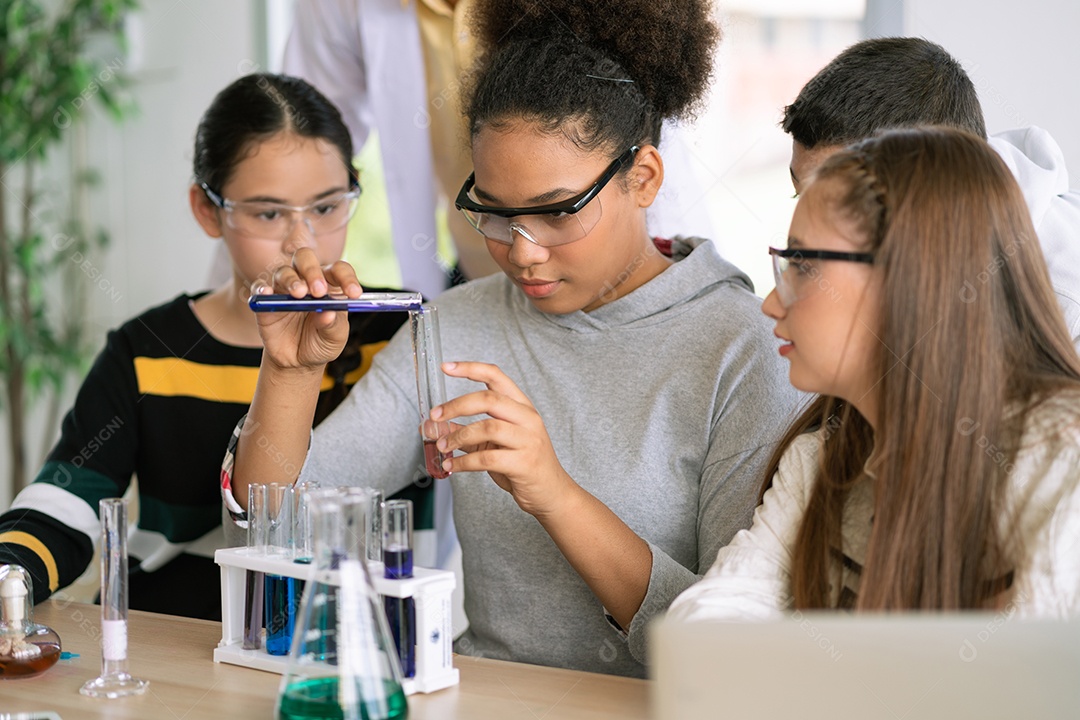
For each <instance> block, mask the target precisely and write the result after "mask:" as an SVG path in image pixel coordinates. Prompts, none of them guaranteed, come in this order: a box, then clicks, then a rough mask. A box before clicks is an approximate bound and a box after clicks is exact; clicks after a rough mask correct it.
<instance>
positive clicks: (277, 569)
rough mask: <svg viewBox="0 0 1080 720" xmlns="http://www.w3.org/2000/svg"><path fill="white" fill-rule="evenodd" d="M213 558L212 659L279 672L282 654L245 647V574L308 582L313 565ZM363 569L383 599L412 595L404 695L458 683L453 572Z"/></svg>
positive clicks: (242, 551)
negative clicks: (409, 672)
mask: <svg viewBox="0 0 1080 720" xmlns="http://www.w3.org/2000/svg"><path fill="white" fill-rule="evenodd" d="M214 562H216V563H217V564H218V565H220V566H221V642H219V643H218V646H217V648H215V649H214V662H219V663H229V664H232V665H242V666H244V667H249V668H254V669H256V670H265V671H266V672H272V673H278V674H279V675H283V674H284V673H285V672H286V671H287V667H288V663H289V658H288V656H287V655H271V654H269V653H268V652H266V650H265V649H261V648H260V649H259V650H245V649H244V645H243V640H244V590H245V582H244V580H245V573H246V571H248V570H255V571H257V572H263V573H267V574H270V575H281V576H284V577H293V578H299V579H301V580H305V581H310V580H311V579H312V578H314V576H315V567H314V566H313V565H305V564H301V563H295V562H292V561H291V560H287V559H285V558H281V557H268V556H265V555H257V554H255V551H253V550H250V549H248V548H246V547H239V548H226V549H223V550H218V551H217V552H215V553H214ZM368 569H369V570H370V572H371V580H372V583H373V584H374V586H375V592H377V593H379V594H380V595H384V596H388V597H399V598H407V597H411V598H412V599H413V601H414V602H415V604H416V676H415V677H411V678H405V679H404V681H403V682H402V688H403V689H404V691H405V694H406V695H412V694H414V693H429V692H434V691H436V690H442V689H443V688H447V687H450V686H451V685H457V684H458V671H457V669H456V668H455V667H454V663H453V644H454V633H453V627H452V622H451V605H450V596H451V594H452V593H453V591H454V586H455V585H456V580H455V579H454V573H452V572H450V571H448V570H431V569H428V568H421V567H416V568H413V577H411V578H405V579H402V580H389V579H387V578H384V577H383V564H382V563H380V562H371V561H369V562H368Z"/></svg>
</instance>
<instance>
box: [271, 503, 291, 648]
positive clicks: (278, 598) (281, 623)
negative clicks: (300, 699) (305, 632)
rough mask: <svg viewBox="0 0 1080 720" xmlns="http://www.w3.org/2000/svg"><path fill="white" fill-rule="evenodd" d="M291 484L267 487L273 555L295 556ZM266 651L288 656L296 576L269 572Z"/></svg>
mask: <svg viewBox="0 0 1080 720" xmlns="http://www.w3.org/2000/svg"><path fill="white" fill-rule="evenodd" d="M293 503H294V501H293V488H292V485H278V484H276V483H274V484H271V485H267V486H266V517H267V532H266V537H267V552H268V554H269V555H271V556H276V557H280V558H287V559H292V547H293V537H292V531H293V522H292V508H293ZM264 583H265V585H264V589H265V593H266V604H265V607H264V612H265V613H266V652H267V653H269V654H271V655H287V654H288V653H289V646H290V645H292V635H293V627H294V626H295V625H296V579H295V578H291V577H286V576H284V575H272V574H270V573H267V575H266V579H265V580H264Z"/></svg>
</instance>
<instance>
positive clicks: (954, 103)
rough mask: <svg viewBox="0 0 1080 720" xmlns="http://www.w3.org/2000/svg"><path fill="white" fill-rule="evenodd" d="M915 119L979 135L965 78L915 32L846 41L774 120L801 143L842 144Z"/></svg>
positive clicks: (980, 124)
mask: <svg viewBox="0 0 1080 720" xmlns="http://www.w3.org/2000/svg"><path fill="white" fill-rule="evenodd" d="M918 125H945V126H948V127H955V128H960V129H961V130H967V131H968V132H970V133H973V134H975V135H978V136H979V137H982V138H985V137H986V124H985V122H984V120H983V113H982V106H981V105H980V104H979V95H978V93H977V92H976V90H975V86H974V84H972V82H971V78H969V77H968V75H967V73H966V72H964V68H963V67H961V65H960V63H959V62H957V61H956V59H955V58H953V57H952V56H951V55H949V53H948V52H946V51H945V49H944V48H943V47H941V46H940V45H936V44H934V43H932V42H930V41H929V40H925V39H923V38H875V39H872V40H863V41H862V42H860V43H856V44H855V45H852V46H851V47H849V48H848V49H846V50H844V51H843V52H842V53H840V54H839V55H837V56H836V57H835V58H833V60H832V62H830V63H829V64H828V65H826V66H825V67H824V68H823V69H822V70H821V72H819V73H818V74H817V75H815V76H814V77H813V78H812V79H811V80H810V82H808V83H806V85H805V86H804V87H803V89H802V90H801V91H800V92H799V96H798V97H797V98H795V102H793V103H791V104H790V105H788V106H787V107H786V108H784V119H783V121H782V122H781V124H780V126H781V127H782V128H783V129H784V132H786V133H790V134H791V137H792V138H793V139H794V140H795V141H796V142H798V143H799V144H800V145H803V146H804V147H807V148H813V147H816V146H817V145H849V144H851V143H853V142H855V141H857V140H862V139H863V138H867V137H870V136H871V135H873V134H874V133H876V132H877V131H879V130H887V129H890V128H906V127H915V126H918Z"/></svg>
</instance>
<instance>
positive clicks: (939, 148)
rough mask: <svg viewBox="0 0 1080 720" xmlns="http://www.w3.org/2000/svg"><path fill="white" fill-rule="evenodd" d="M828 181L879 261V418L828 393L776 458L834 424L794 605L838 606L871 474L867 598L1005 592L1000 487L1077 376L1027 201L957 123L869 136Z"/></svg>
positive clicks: (936, 605)
mask: <svg viewBox="0 0 1080 720" xmlns="http://www.w3.org/2000/svg"><path fill="white" fill-rule="evenodd" d="M814 181H815V182H823V181H828V182H830V186H829V188H828V191H829V195H828V200H827V202H829V203H830V204H831V208H830V210H831V211H832V212H835V213H838V214H839V216H840V217H842V218H845V219H847V220H848V221H854V223H855V225H856V227H858V229H859V230H860V232H861V233H862V235H863V237H865V238H866V243H867V246H868V249H870V250H871V251H872V252H873V253H874V255H875V260H874V264H875V266H876V267H877V268H879V269H880V277H881V282H882V287H883V291H882V294H881V308H880V318H881V328H880V332H879V337H880V339H881V343H880V346H879V348H878V352H877V357H876V358H874V359H873V360H872V361H871V362H872V363H873V364H874V365H875V366H876V369H877V376H878V377H880V378H882V379H881V381H880V383H879V384H878V388H879V391H880V399H879V402H878V407H879V418H878V426H877V427H876V428H873V429H872V428H871V427H870V425H869V423H868V422H867V421H866V419H865V418H863V417H862V416H861V415H860V414H859V413H858V411H857V410H855V409H854V408H853V407H851V406H850V404H849V403H847V402H845V401H844V400H841V399H839V398H832V397H821V398H818V399H817V400H815V401H814V402H813V403H812V404H811V406H810V407H809V408H808V409H807V410H806V411H805V412H804V413H803V414H802V415H801V416H800V417H799V418H798V419H797V420H796V421H795V423H794V424H793V425H792V427H791V428H790V429H789V430H788V432H787V434H786V436H785V437H784V439H783V440H782V441H781V444H780V446H779V447H778V449H777V451H776V453H775V454H774V456H773V458H772V461H771V462H770V464H769V469H768V474H767V476H766V482H765V485H764V487H766V488H767V487H768V485H769V484H770V483H771V478H772V477H773V475H774V474H775V472H776V469H777V466H778V464H779V459H780V456H781V455H782V454H783V452H784V451H785V450H786V449H787V447H788V446H789V445H790V444H791V442H792V441H793V440H794V439H795V438H796V437H797V436H798V435H799V434H801V433H804V432H808V431H811V430H819V431H820V432H821V433H822V435H823V438H824V445H823V451H822V452H821V453H820V455H819V471H818V475H817V478H816V480H815V483H814V487H813V490H812V493H811V499H810V503H809V506H808V508H807V512H806V515H805V516H804V518H803V521H802V525H801V527H800V530H799V533H798V538H797V540H796V544H795V548H794V551H793V570H792V587H791V592H792V596H793V598H794V604H795V607H797V608H824V607H828V606H830V604H831V602H832V600H831V594H830V580H832V581H833V582H835V581H836V576H835V570H834V568H835V567H836V561H835V556H834V553H835V552H836V551H837V550H842V548H841V522H842V518H843V510H844V503H845V500H846V499H847V496H848V493H849V490H850V489H851V488H852V487H853V486H854V485H855V484H856V483H858V482H860V481H864V480H866V478H867V473H869V474H870V475H873V477H874V480H873V482H874V514H873V524H872V529H871V531H870V539H869V543H868V546H867V548H866V555H865V561H864V563H863V568H862V574H861V579H860V589H859V593H858V600H857V603H856V609H859V610H899V609H917V608H923V609H942V610H949V609H960V608H978V607H987V606H989V605H994V604H1000V603H1002V602H1004V600H1003V598H1004V597H1005V595H1006V594H1004V593H1001V592H1000V591H1001V590H1002V589H1003V588H1004V587H1005V585H1007V582H1008V581H1007V578H1008V577H1009V574H1010V572H1011V571H1012V569H1013V568H1014V567H1015V564H1016V562H1017V561H1018V557H1019V552H1020V549H1019V547H1018V545H1017V544H1016V543H1015V542H1014V541H1013V540H1012V538H1011V537H1009V536H1008V535H1009V533H1008V530H1006V533H1005V534H1004V535H1003V534H1002V533H1000V532H999V531H998V512H999V510H1000V508H999V497H1000V493H999V492H998V489H999V488H1000V487H1001V486H1002V485H1003V482H1004V480H1005V479H1006V477H1007V474H1008V470H1009V469H1011V467H1012V463H1013V461H1014V460H1015V456H1016V452H1017V449H1018V445H1019V443H1020V437H1021V434H1022V431H1023V426H1024V420H1025V417H1026V415H1027V413H1028V412H1029V411H1030V410H1031V409H1032V408H1033V407H1035V406H1036V405H1037V404H1038V403H1039V402H1041V401H1042V400H1043V399H1045V398H1046V397H1047V396H1048V395H1050V394H1052V393H1053V392H1054V391H1056V390H1059V389H1062V388H1065V387H1080V384H1078V383H1080V359H1078V358H1077V355H1076V351H1075V349H1074V347H1073V345H1072V341H1071V339H1070V337H1069V334H1068V331H1067V330H1066V328H1065V322H1064V319H1063V316H1062V313H1061V309H1060V308H1059V306H1058V304H1057V300H1056V298H1055V296H1054V292H1053V289H1052V287H1051V284H1050V279H1049V276H1048V274H1047V270H1046V265H1045V262H1044V261H1043V257H1042V251H1041V249H1040V247H1039V242H1038V239H1037V237H1036V235H1035V230H1034V228H1033V227H1032V223H1031V217H1030V215H1029V213H1028V210H1027V207H1026V205H1025V203H1024V198H1023V196H1022V194H1021V192H1020V189H1019V187H1018V186H1017V184H1016V181H1015V180H1014V178H1013V177H1012V175H1011V174H1010V172H1009V170H1008V168H1007V167H1006V166H1005V164H1004V163H1003V162H1002V161H1001V159H1000V158H999V157H998V156H997V154H996V153H995V152H994V151H993V150H992V149H991V148H990V146H989V145H988V144H987V143H986V142H985V141H984V140H982V139H981V138H978V137H976V136H974V135H970V134H967V133H965V132H963V131H959V130H951V129H945V128H923V129H915V130H897V131H892V132H888V133H885V134H882V135H880V136H877V137H875V138H872V139H869V140H865V141H863V142H861V143H859V144H857V145H855V146H852V147H851V148H848V149H847V150H844V151H842V152H840V153H837V154H836V155H834V156H833V157H831V158H829V159H828V160H826V161H825V163H823V164H822V166H821V167H820V168H819V169H818V171H817V173H816V175H815V180H814ZM1006 408H1016V409H1017V412H1011V411H1009V412H1007V411H1006ZM988 450H992V452H988ZM871 458H872V459H871ZM868 462H870V464H871V466H870V467H868V466H867V463H868Z"/></svg>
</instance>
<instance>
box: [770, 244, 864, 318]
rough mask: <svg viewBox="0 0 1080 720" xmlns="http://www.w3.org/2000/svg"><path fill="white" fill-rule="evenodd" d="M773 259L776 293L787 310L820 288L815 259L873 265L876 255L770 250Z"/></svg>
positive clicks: (833, 251) (828, 251) (805, 250)
mask: <svg viewBox="0 0 1080 720" xmlns="http://www.w3.org/2000/svg"><path fill="white" fill-rule="evenodd" d="M769 255H771V256H772V266H773V278H774V279H775V280H776V294H777V295H779V296H780V302H781V303H782V304H783V305H784V307H790V306H791V305H792V304H793V303H794V302H795V301H796V300H798V299H799V298H801V297H804V296H805V295H806V293H807V292H808V290H809V289H810V288H813V287H816V286H817V285H819V283H818V281H819V279H820V277H821V271H820V270H819V269H818V268H817V266H816V265H814V264H813V263H812V262H810V261H812V260H840V261H843V262H857V263H866V264H868V265H872V264H873V263H874V254H873V253H860V252H838V251H835V250H809V249H803V248H787V249H784V250H782V249H780V248H774V247H771V248H769Z"/></svg>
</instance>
